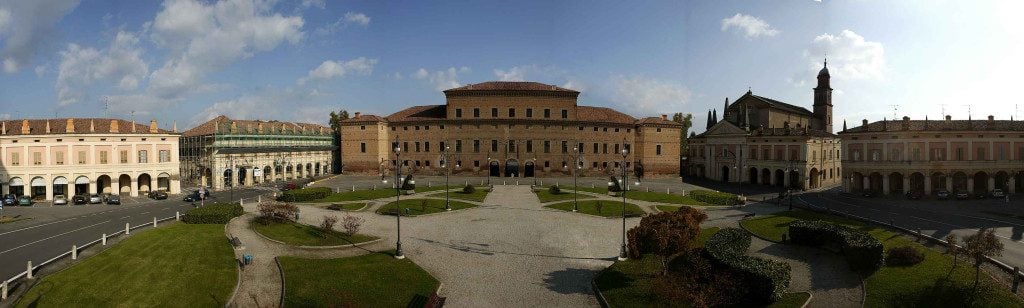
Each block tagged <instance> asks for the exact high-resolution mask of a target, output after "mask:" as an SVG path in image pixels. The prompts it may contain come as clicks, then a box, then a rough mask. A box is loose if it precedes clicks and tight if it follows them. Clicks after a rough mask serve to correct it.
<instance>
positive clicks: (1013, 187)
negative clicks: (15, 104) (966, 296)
mask: <svg viewBox="0 0 1024 308" xmlns="http://www.w3.org/2000/svg"><path fill="white" fill-rule="evenodd" d="M1006 186H1008V187H1007V188H1009V191H1010V193H1011V194H1015V193H1017V179H1014V178H1013V177H1010V179H1009V180H1008V181H1006ZM4 193H5V194H6V193H7V192H6V191H4Z"/></svg>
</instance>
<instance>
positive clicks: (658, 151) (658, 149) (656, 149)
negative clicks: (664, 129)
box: [654, 144, 661, 155]
mask: <svg viewBox="0 0 1024 308" xmlns="http://www.w3.org/2000/svg"><path fill="white" fill-rule="evenodd" d="M654 155H661V145H660V144H659V145H656V146H654Z"/></svg>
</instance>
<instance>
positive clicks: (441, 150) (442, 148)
mask: <svg viewBox="0 0 1024 308" xmlns="http://www.w3.org/2000/svg"><path fill="white" fill-rule="evenodd" d="M444 146H445V144H444V141H441V143H440V144H439V145H438V147H437V151H438V152H444ZM428 148H429V147H428Z"/></svg>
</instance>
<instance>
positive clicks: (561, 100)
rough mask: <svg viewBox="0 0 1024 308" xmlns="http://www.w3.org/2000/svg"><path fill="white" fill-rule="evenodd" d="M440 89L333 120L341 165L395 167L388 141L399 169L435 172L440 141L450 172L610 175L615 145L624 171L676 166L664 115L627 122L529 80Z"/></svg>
mask: <svg viewBox="0 0 1024 308" xmlns="http://www.w3.org/2000/svg"><path fill="white" fill-rule="evenodd" d="M444 94H445V98H446V104H444V105H429V106H416V107H411V108H407V109H405V110H401V111H399V112H396V113H394V114H391V115H389V116H387V117H381V116H376V115H365V114H361V113H358V112H357V113H355V117H353V118H351V119H347V120H345V121H343V122H342V125H341V140H342V141H341V143H342V147H341V162H342V164H343V166H344V170H345V171H346V172H361V173H371V174H377V173H382V172H384V170H385V169H389V168H391V166H393V165H394V164H395V162H396V159H395V156H394V153H393V151H392V150H391V149H393V148H394V147H395V146H398V147H400V148H401V149H402V152H401V153H402V156H401V160H402V166H403V169H404V170H406V171H403V172H425V173H428V174H437V173H439V172H440V170H441V169H440V168H439V161H440V159H441V156H440V155H441V153H442V150H443V149H445V148H448V149H449V153H450V155H451V158H450V159H449V161H451V162H453V163H454V166H453V167H454V170H453V172H454V173H456V174H463V173H464V174H476V175H484V174H490V175H491V176H518V177H533V176H542V175H569V174H571V172H572V170H571V169H572V168H571V167H572V166H574V165H576V164H574V162H577V161H579V167H578V170H579V171H580V172H581V173H582V174H590V175H599V174H601V175H604V174H613V173H616V172H621V169H620V166H621V165H620V162H622V161H623V157H622V155H621V151H622V149H628V150H629V151H628V154H627V157H626V159H625V165H624V166H625V167H626V168H627V169H628V170H630V171H631V172H636V173H638V174H647V175H668V174H671V175H676V174H678V172H679V140H680V133H681V126H680V125H679V124H678V123H675V122H672V121H669V120H668V119H667V118H666V116H665V115H662V116H661V117H648V118H642V119H637V118H634V117H632V116H629V115H627V114H624V113H621V112H618V111H615V110H612V109H609V108H603V107H591V106H580V105H578V104H577V99H578V96H579V94H580V92H578V91H574V90H570V89H565V88H560V87H556V86H552V85H546V84H541V83H536V82H498V81H492V82H484V83H478V84H471V85H467V86H464V87H459V88H454V89H449V90H446V91H444ZM395 142H397V144H394V143H395ZM578 157H579V158H581V159H577V158H578Z"/></svg>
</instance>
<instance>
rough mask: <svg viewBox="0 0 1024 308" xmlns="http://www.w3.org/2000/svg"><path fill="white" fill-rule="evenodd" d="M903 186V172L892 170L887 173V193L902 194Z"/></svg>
mask: <svg viewBox="0 0 1024 308" xmlns="http://www.w3.org/2000/svg"><path fill="white" fill-rule="evenodd" d="M904 189H905V188H904V187H903V174H902V173H899V172H893V173H890V174H889V194H894V195H895V194H902V193H903V192H904Z"/></svg>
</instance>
